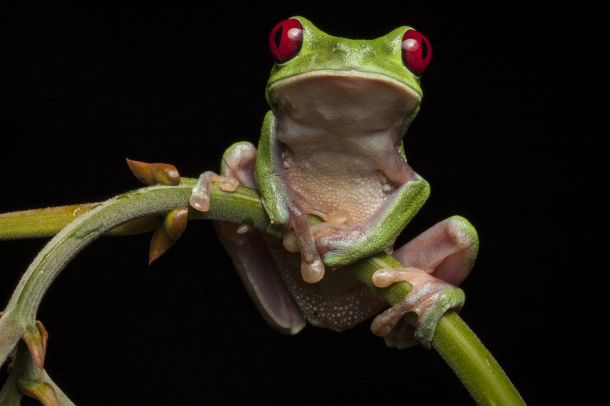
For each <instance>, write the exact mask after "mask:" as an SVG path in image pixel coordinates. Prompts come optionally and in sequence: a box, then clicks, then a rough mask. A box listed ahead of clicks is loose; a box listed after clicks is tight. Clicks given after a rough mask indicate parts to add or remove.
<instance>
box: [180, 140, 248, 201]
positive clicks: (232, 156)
mask: <svg viewBox="0 0 610 406" xmlns="http://www.w3.org/2000/svg"><path fill="white" fill-rule="evenodd" d="M255 163H256V148H255V147H254V145H252V144H251V143H250V142H246V141H242V142H237V143H235V144H233V145H231V146H230V147H229V148H227V150H226V151H225V153H224V154H223V156H222V165H221V168H220V172H221V174H220V175H218V174H217V173H214V172H212V171H205V172H204V173H202V174H201V175H200V176H199V180H198V181H197V184H196V185H195V186H194V187H193V193H192V194H191V198H190V199H189V203H190V204H191V206H193V208H194V209H196V210H199V211H202V212H206V211H208V210H210V192H211V187H212V184H213V183H216V184H217V185H218V187H219V188H220V190H223V191H225V192H234V191H236V190H237V188H238V187H239V185H244V186H246V187H250V188H256V181H255V179H254V165H255Z"/></svg>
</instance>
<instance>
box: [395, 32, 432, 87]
mask: <svg viewBox="0 0 610 406" xmlns="http://www.w3.org/2000/svg"><path fill="white" fill-rule="evenodd" d="M430 60H432V46H431V45H430V41H428V38H426V36H425V35H424V34H422V33H421V32H419V31H415V30H407V31H406V32H405V34H404V35H403V36H402V62H403V63H404V64H405V66H406V67H407V68H409V70H410V71H411V72H413V73H414V74H416V75H418V76H419V75H421V74H422V73H424V71H425V70H426V68H427V67H428V65H429V64H430Z"/></svg>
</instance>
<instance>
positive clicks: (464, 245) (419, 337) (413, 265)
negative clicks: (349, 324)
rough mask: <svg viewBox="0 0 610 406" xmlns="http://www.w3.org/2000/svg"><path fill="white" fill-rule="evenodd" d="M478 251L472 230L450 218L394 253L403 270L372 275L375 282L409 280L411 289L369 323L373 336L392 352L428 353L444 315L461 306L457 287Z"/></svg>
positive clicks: (477, 241)
mask: <svg viewBox="0 0 610 406" xmlns="http://www.w3.org/2000/svg"><path fill="white" fill-rule="evenodd" d="M478 248H479V240H478V237H477V233H476V231H475V229H474V228H473V227H472V225H471V224H470V223H469V222H468V221H467V220H466V219H464V218H463V217H460V216H453V217H450V218H448V219H446V220H443V221H441V222H439V223H437V224H435V225H434V226H432V227H431V228H429V229H428V230H426V231H424V232H423V233H422V234H420V235H419V236H417V237H416V238H414V239H413V240H411V241H410V242H408V243H407V244H405V245H404V246H402V247H401V248H399V249H397V250H396V251H394V253H393V256H394V257H395V258H396V259H398V260H399V261H400V262H401V263H403V264H405V265H406V266H405V268H400V269H380V270H378V271H377V272H375V274H374V275H373V283H374V284H375V285H376V286H380V287H381V286H389V285H391V284H392V283H394V282H398V281H408V282H410V283H411V284H412V285H413V290H412V291H411V292H410V293H409V294H408V295H407V296H406V297H405V298H403V300H402V301H401V302H400V303H398V304H396V305H394V306H392V307H390V308H389V309H388V310H386V311H385V312H383V313H381V314H380V315H378V316H377V317H376V318H375V319H374V320H373V324H372V325H371V329H372V330H373V332H374V333H375V334H377V335H380V336H383V337H384V338H385V340H386V343H387V344H388V346H390V347H397V348H406V347H408V346H411V345H413V344H416V343H417V342H419V343H421V344H422V345H423V346H425V347H427V348H429V347H430V345H431V342H432V338H433V336H434V331H435V330H436V325H437V323H438V321H439V320H440V318H441V317H442V316H443V314H445V312H446V311H447V310H449V309H460V308H461V307H462V305H463V304H464V300H465V296H464V292H463V291H462V290H461V289H459V288H457V287H456V286H455V285H459V284H460V283H461V282H462V281H463V280H464V279H465V278H466V276H468V273H469V272H470V270H471V269H472V267H473V265H474V261H475V259H476V256H477V253H478ZM409 313H412V314H414V315H415V316H416V317H417V319H416V320H415V321H414V323H413V325H410V323H409V320H408V319H407V320H405V317H403V316H404V315H408V314H409ZM408 317H409V316H407V318H408Z"/></svg>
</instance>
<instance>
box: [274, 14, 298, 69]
mask: <svg viewBox="0 0 610 406" xmlns="http://www.w3.org/2000/svg"><path fill="white" fill-rule="evenodd" d="M302 44H303V25H302V24H301V22H300V21H299V20H297V19H296V18H288V19H286V20H283V21H280V22H279V23H278V24H277V25H276V26H275V27H273V29H272V30H271V33H270V34H269V51H271V55H272V56H273V59H275V61H276V62H278V63H282V62H286V61H288V60H290V59H292V58H294V57H295V56H296V55H297V54H298V53H299V50H300V49H301V45H302Z"/></svg>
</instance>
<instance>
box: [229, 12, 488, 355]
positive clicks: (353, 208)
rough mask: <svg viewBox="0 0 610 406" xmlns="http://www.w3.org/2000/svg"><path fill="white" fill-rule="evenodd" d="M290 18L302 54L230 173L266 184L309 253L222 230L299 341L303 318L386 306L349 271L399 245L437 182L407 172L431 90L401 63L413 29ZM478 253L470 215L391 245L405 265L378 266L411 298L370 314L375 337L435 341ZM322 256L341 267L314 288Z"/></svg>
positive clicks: (277, 218)
mask: <svg viewBox="0 0 610 406" xmlns="http://www.w3.org/2000/svg"><path fill="white" fill-rule="evenodd" d="M294 18H295V19H297V20H298V21H299V22H300V24H301V25H302V33H300V35H302V46H301V47H300V51H298V54H297V55H296V56H294V57H293V58H292V59H290V60H287V61H285V60H283V61H282V62H281V63H280V62H278V63H276V64H275V65H274V67H273V69H272V71H271V75H270V78H269V81H268V84H267V91H266V98H267V100H268V102H269V104H270V106H271V111H269V112H268V113H267V114H266V116H265V119H264V122H263V127H262V131H261V136H260V139H259V145H258V151H255V150H254V147H253V146H252V145H251V144H247V145H246V143H238V144H236V145H234V146H232V147H231V148H229V150H227V152H226V153H225V156H224V157H223V166H222V172H223V175H227V176H234V177H236V178H238V179H240V182H241V183H242V184H245V185H247V186H256V187H257V188H258V190H259V192H260V194H261V198H262V201H263V204H264V206H265V209H266V210H267V213H268V214H269V217H270V219H271V222H272V223H273V224H276V225H277V227H279V228H280V229H282V230H283V231H284V232H285V233H286V235H287V237H290V235H291V234H292V235H293V236H296V240H297V241H298V246H297V247H296V249H294V248H295V247H294V244H293V247H292V249H291V250H292V252H298V251H299V250H300V252H301V258H299V255H298V254H295V253H292V254H291V253H290V252H288V251H287V248H289V246H290V245H291V244H288V245H287V243H286V241H287V240H286V239H285V241H284V247H286V249H285V248H284V247H283V246H282V245H281V244H280V243H278V242H277V241H272V240H270V239H266V238H265V236H263V235H261V234H259V233H258V232H253V231H251V232H249V233H246V234H244V235H238V233H237V231H236V230H237V227H236V226H234V225H232V226H231V225H227V224H224V225H222V224H220V225H219V228H218V230H219V234H220V236H221V239H222V240H223V242H224V244H225V248H226V249H227V251H229V252H230V254H231V256H232V257H233V259H234V262H235V264H236V267H237V268H238V270H239V271H240V275H241V277H242V280H243V281H244V284H245V285H246V286H247V288H248V292H249V293H250V294H251V296H252V297H253V299H254V300H255V302H256V303H257V306H258V308H259V310H260V311H261V313H262V314H263V315H264V316H265V318H266V319H267V321H269V322H270V324H271V325H272V326H274V327H275V328H277V329H278V330H280V331H282V332H285V333H291V334H294V333H296V332H298V331H299V330H300V329H301V328H302V327H303V326H304V324H305V323H304V320H307V321H309V322H311V323H312V324H314V325H316V326H320V327H324V328H329V329H332V330H335V331H342V330H345V329H347V328H350V327H352V326H354V325H356V324H358V323H360V322H362V321H363V320H366V319H367V318H369V317H371V316H373V315H375V314H377V313H378V312H379V311H380V310H382V309H383V308H384V307H385V306H386V304H385V303H384V302H383V300H381V299H380V298H379V297H377V296H376V295H375V294H374V292H373V290H372V289H370V288H368V287H366V286H365V285H362V284H360V283H359V282H358V281H356V280H355V279H354V278H352V277H351V275H346V274H345V273H343V272H341V269H340V266H342V265H346V264H349V263H352V262H354V261H356V260H358V259H361V258H363V257H366V256H369V255H371V254H373V253H375V252H379V251H381V250H384V249H386V250H389V251H391V250H392V244H393V242H394V240H395V238H396V237H397V236H398V234H399V233H400V232H401V231H402V230H403V229H404V227H405V226H406V225H407V224H408V222H409V221H410V220H411V219H412V218H413V216H414V215H415V214H416V213H417V212H418V210H419V209H420V208H421V206H422V205H423V204H424V202H425V201H426V199H427V198H428V195H429V192H430V190H429V185H428V183H427V182H426V181H425V180H424V179H422V178H421V177H420V176H419V175H418V174H417V173H415V172H414V171H413V170H412V169H411V168H410V167H409V166H408V164H407V162H406V157H405V153H404V146H403V142H402V137H403V135H404V133H405V132H406V130H407V128H408V127H409V125H410V123H411V122H412V121H413V119H414V118H415V116H416V114H417V112H418V110H419V105H420V102H421V98H422V91H421V88H420V85H419V76H417V75H415V74H413V73H412V72H410V71H409V70H408V69H407V68H406V67H405V65H404V63H403V59H402V53H401V52H402V45H404V44H403V42H402V41H403V35H404V34H405V32H406V31H407V30H409V29H410V27H407V26H404V27H400V28H397V29H395V30H393V31H392V32H390V33H388V34H387V35H385V36H383V37H380V38H377V39H374V40H351V39H344V38H339V37H333V36H330V35H328V34H326V33H324V32H322V31H320V30H318V29H317V28H316V27H315V26H314V25H313V24H311V23H310V22H309V21H307V20H306V19H304V18H302V17H294ZM291 26H295V24H291ZM254 157H255V168H253V164H254ZM329 196H330V198H329ZM307 215H312V216H314V217H317V218H319V219H321V220H322V224H321V225H319V226H316V227H319V228H318V229H316V230H314V229H313V228H312V227H310V226H309V225H308V223H307V217H306V216H307ZM337 219H340V220H337ZM263 240H264V241H263ZM263 243H264V244H263ZM263 247H267V248H266V249H264V248H263ZM312 250H313V254H314V255H313V256H312ZM477 251H478V239H477V235H476V231H475V230H474V228H473V227H472V226H471V225H470V223H468V222H467V221H466V220H465V219H463V218H461V217H452V218H450V219H447V220H445V221H443V222H440V223H438V224H437V225H435V226H433V227H431V228H430V229H429V230H428V231H426V232H424V233H422V234H421V235H420V236H418V237H416V238H415V239H414V240H412V241H411V242H409V243H407V244H405V245H404V246H403V247H401V248H400V249H398V250H396V251H395V252H394V256H395V257H396V258H397V259H398V260H399V261H400V262H401V263H403V264H404V265H405V269H400V270H396V272H395V273H393V271H392V270H383V272H385V274H384V275H385V280H386V282H387V281H390V282H389V283H392V281H399V280H408V281H409V282H411V283H412V284H413V286H414V290H413V292H411V293H410V294H409V295H407V297H406V298H405V299H404V300H403V301H402V302H400V303H399V304H397V305H395V306H393V307H391V308H390V309H388V310H386V311H385V312H383V313H382V314H380V315H379V316H378V317H376V318H375V320H374V322H373V325H372V329H373V332H374V333H375V334H378V335H381V336H384V338H385V339H386V343H387V344H388V345H390V346H394V347H398V348H403V347H406V346H408V345H411V344H412V343H413V342H414V338H415V339H417V340H418V341H419V342H420V343H422V344H424V346H428V345H429V343H430V340H431V339H432V334H433V332H434V328H435V325H436V323H437V322H438V319H439V318H440V317H441V316H442V314H443V313H444V312H445V311H446V310H447V309H448V308H459V307H461V305H462V304H463V300H464V298H463V293H462V292H461V290H459V289H457V288H455V287H454V286H452V285H449V284H448V282H449V283H451V284H456V285H457V284H459V283H460V282H461V281H462V280H463V279H464V278H465V277H466V276H467V274H468V273H469V271H470V269H471V268H472V266H473V264H474V261H475V258H476V254H477ZM304 253H305V254H304ZM308 256H309V259H308ZM315 256H319V257H321V259H322V261H319V262H323V265H324V266H326V267H327V268H329V269H332V270H331V271H329V272H326V273H324V268H322V272H321V274H318V276H319V277H318V278H315V280H308V279H307V278H306V275H307V271H309V272H311V271H312V268H314V267H312V266H311V265H312V262H311V261H312V259H311V258H312V257H313V258H314V259H315ZM307 260H309V261H310V262H309V263H306V262H307ZM304 263H306V265H308V266H309V269H308V270H307V269H306V271H304V270H303V269H304V267H303V264H304ZM299 266H300V269H301V272H299ZM305 268H307V266H306V267H305ZM322 276H323V277H322ZM382 279H383V278H382ZM407 313H415V314H416V315H417V317H418V321H417V322H416V323H415V331H414V330H413V328H411V327H410V326H408V325H407V323H406V322H405V320H404V318H403V316H404V315H405V314H407Z"/></svg>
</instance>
